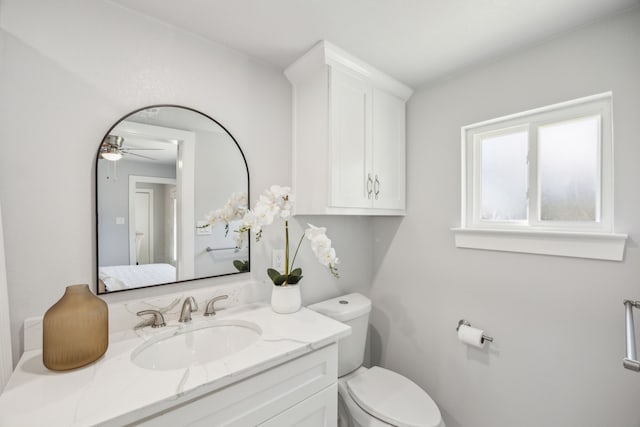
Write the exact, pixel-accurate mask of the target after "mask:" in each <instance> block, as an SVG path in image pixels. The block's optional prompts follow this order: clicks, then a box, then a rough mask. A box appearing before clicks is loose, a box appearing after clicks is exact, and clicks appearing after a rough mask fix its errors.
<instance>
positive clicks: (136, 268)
mask: <svg viewBox="0 0 640 427" xmlns="http://www.w3.org/2000/svg"><path fill="white" fill-rule="evenodd" d="M98 273H99V276H100V280H102V282H103V283H104V286H105V288H106V290H107V291H120V290H122V289H131V288H139V287H141V286H149V285H158V284H160V283H171V282H175V281H176V268H175V267H174V266H172V265H171V264H143V265H112V266H109V267H100V268H99V272H98Z"/></svg>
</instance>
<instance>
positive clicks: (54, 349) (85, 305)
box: [42, 285, 109, 371]
mask: <svg viewBox="0 0 640 427" xmlns="http://www.w3.org/2000/svg"><path fill="white" fill-rule="evenodd" d="M108 345H109V310H108V309H107V304H106V303H105V302H104V301H102V300H101V299H100V298H98V297H97V296H95V295H94V294H93V293H92V292H91V291H90V290H89V286H88V285H71V286H67V289H66V291H65V293H64V295H63V296H62V298H60V300H59V301H58V302H56V303H55V304H54V305H53V306H52V307H51V308H50V309H49V310H47V312H46V313H45V315H44V320H43V322H42V361H43V362H44V366H46V367H47V368H49V369H51V370H54V371H66V370H69V369H74V368H79V367H81V366H84V365H87V364H89V363H91V362H93V361H95V360H97V359H99V358H100V356H102V355H103V354H104V353H105V351H107V346H108Z"/></svg>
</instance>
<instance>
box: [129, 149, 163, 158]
mask: <svg viewBox="0 0 640 427" xmlns="http://www.w3.org/2000/svg"><path fill="white" fill-rule="evenodd" d="M122 152H123V153H124V154H128V155H131V156H136V157H143V158H145V159H149V160H156V159H154V158H153V157H149V156H143V155H142V154H136V153H131V152H129V151H125V150H122Z"/></svg>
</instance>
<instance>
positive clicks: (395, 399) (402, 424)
mask: <svg viewBox="0 0 640 427" xmlns="http://www.w3.org/2000/svg"><path fill="white" fill-rule="evenodd" d="M307 308H309V309H311V310H314V311H316V312H318V313H321V314H324V315H325V316H328V317H331V318H333V319H335V320H337V321H340V322H342V323H346V324H347V325H349V326H351V330H352V331H351V335H350V336H348V337H346V338H343V339H341V340H340V341H339V342H338V376H339V378H338V426H339V427H384V426H396V427H445V425H444V422H443V421H442V416H441V415H440V410H439V409H438V406H437V405H436V404H435V402H434V401H433V400H432V399H431V397H430V396H429V395H428V394H427V393H426V392H425V391H424V390H423V389H421V388H420V387H419V386H418V385H417V384H416V383H414V382H413V381H411V380H410V379H408V378H406V377H404V376H402V375H400V374H398V373H396V372H393V371H390V370H388V369H385V368H381V367H379V366H374V367H371V368H368V369H367V368H365V367H364V366H362V362H363V360H364V350H365V343H366V338H367V329H368V327H369V312H370V311H371V300H370V299H369V298H367V297H365V296H364V295H361V294H357V293H353V294H349V295H344V296H340V297H337V298H333V299H330V300H327V301H322V302H319V303H317V304H312V305H310V306H308V307H307Z"/></svg>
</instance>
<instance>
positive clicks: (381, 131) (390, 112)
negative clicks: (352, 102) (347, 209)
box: [371, 89, 406, 209]
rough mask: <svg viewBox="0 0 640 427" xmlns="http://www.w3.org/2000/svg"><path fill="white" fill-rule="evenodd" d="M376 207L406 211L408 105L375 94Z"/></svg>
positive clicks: (387, 94)
mask: <svg viewBox="0 0 640 427" xmlns="http://www.w3.org/2000/svg"><path fill="white" fill-rule="evenodd" d="M372 127H373V144H372V145H373V156H372V157H373V164H372V165H371V174H372V175H373V181H374V183H373V207H374V208H377V209H405V175H406V172H405V163H406V157H405V103H404V101H403V100H401V99H400V98H398V97H396V96H393V95H391V94H389V93H387V92H384V91H382V90H378V89H374V91H373V121H372Z"/></svg>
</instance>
